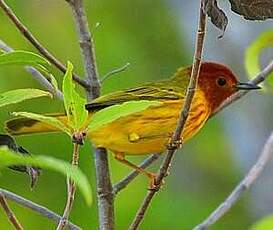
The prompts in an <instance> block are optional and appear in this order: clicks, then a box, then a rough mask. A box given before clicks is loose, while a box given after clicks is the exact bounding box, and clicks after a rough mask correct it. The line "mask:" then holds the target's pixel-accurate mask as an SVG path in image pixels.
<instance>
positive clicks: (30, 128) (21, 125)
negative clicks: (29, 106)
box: [5, 113, 67, 135]
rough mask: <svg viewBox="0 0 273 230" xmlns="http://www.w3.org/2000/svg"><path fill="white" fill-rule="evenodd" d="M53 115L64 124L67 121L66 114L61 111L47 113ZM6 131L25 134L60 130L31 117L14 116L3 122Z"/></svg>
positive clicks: (13, 133)
mask: <svg viewBox="0 0 273 230" xmlns="http://www.w3.org/2000/svg"><path fill="white" fill-rule="evenodd" d="M47 116H50V117H55V118H57V119H58V120H60V121H61V122H63V123H64V124H66V123H67V116H66V115H65V114H61V113H58V114H57V113H55V114H48V115H47ZM5 129H6V131H7V132H8V133H9V134H11V135H26V134H35V133H49V132H60V130H58V129H57V128H55V127H53V126H50V125H48V124H45V123H43V122H40V121H37V120H34V119H31V118H24V117H22V118H14V119H11V120H8V121H7V122H6V123H5Z"/></svg>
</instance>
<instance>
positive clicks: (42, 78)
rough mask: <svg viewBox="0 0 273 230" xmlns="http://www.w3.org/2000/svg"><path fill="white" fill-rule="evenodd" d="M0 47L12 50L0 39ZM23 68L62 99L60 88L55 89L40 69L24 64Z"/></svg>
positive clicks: (6, 50) (7, 50) (8, 50)
mask: <svg viewBox="0 0 273 230" xmlns="http://www.w3.org/2000/svg"><path fill="white" fill-rule="evenodd" d="M0 49H2V50H4V51H5V52H8V53H9V52H12V51H13V49H12V48H11V47H10V46H8V45H7V44H6V43H5V42H3V41H2V40H1V39H0ZM25 70H26V71H27V72H29V73H30V74H31V75H32V76H33V78H34V79H35V80H36V81H38V82H39V83H40V84H41V85H42V86H43V87H44V88H45V89H47V90H48V91H49V92H51V93H52V94H53V95H55V96H56V98H58V99H60V100H63V93H62V92H61V91H60V90H58V89H57V90H56V89H55V88H54V86H53V85H52V84H51V83H50V82H49V81H48V80H47V78H46V77H45V76H44V75H43V74H41V72H40V71H38V70H37V69H35V68H34V67H30V66H25Z"/></svg>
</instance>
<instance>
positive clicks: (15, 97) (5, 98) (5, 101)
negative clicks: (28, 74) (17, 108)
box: [0, 89, 52, 107]
mask: <svg viewBox="0 0 273 230" xmlns="http://www.w3.org/2000/svg"><path fill="white" fill-rule="evenodd" d="M37 97H52V95H51V94H50V93H49V92H46V91H43V90H39V89H16V90H10V91H7V92H4V93H1V94H0V107H2V106H5V105H10V104H15V103H18V102H21V101H24V100H28V99H32V98H37Z"/></svg>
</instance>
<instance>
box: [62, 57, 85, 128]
mask: <svg viewBox="0 0 273 230" xmlns="http://www.w3.org/2000/svg"><path fill="white" fill-rule="evenodd" d="M72 72H73V65H72V64H71V63H70V62H68V64H67V71H66V73H65V75H64V80H63V94H64V106H65V110H66V114H67V116H68V124H69V126H71V127H72V128H73V129H74V131H75V130H79V129H80V128H81V127H82V125H83V124H84V122H85V121H86V119H87V117H88V112H87V110H86V109H85V104H86V100H85V99H84V98H82V97H81V96H80V95H79V94H78V93H77V91H76V89H75V84H74V82H73V79H72Z"/></svg>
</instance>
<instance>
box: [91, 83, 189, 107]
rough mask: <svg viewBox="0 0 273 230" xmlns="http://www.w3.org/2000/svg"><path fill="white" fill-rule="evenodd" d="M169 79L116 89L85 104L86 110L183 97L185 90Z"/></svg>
mask: <svg viewBox="0 0 273 230" xmlns="http://www.w3.org/2000/svg"><path fill="white" fill-rule="evenodd" d="M168 84H170V82H169V81H164V82H163V81H162V82H157V83H150V84H147V85H145V86H141V87H137V88H132V89H127V90H123V91H117V92H114V93H110V94H107V95H105V96H101V97H99V98H97V99H95V100H94V101H93V102H91V103H90V104H87V105H86V109H87V110H88V111H97V110H100V109H103V108H106V107H108V106H111V105H115V104H121V103H124V102H127V101H139V100H179V99H181V98H184V96H185V95H184V93H185V90H184V89H183V88H181V87H178V86H175V85H173V86H172V85H171V86H170V85H168Z"/></svg>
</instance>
